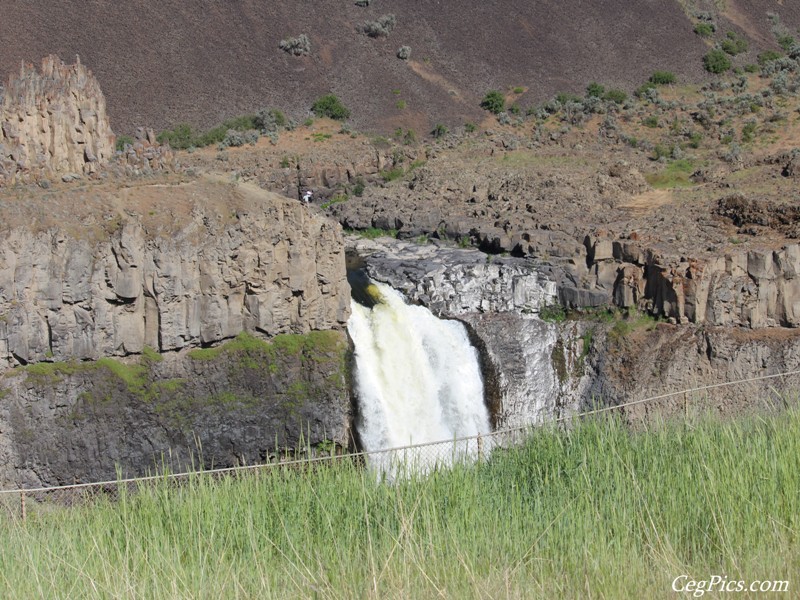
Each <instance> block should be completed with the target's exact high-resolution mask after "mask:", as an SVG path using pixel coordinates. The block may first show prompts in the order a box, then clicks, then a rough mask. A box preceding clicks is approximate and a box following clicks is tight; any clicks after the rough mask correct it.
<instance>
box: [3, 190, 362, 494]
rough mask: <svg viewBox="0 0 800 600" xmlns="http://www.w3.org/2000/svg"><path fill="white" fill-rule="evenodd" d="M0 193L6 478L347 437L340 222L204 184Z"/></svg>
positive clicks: (47, 478)
mask: <svg viewBox="0 0 800 600" xmlns="http://www.w3.org/2000/svg"><path fill="white" fill-rule="evenodd" d="M0 204H2V206H0V212H1V213H2V214H4V215H5V216H6V218H5V219H4V221H3V223H2V225H1V226H0V462H2V464H3V465H4V467H3V468H2V469H0V485H23V484H24V485H39V484H56V483H69V482H71V481H73V480H76V479H77V480H82V481H86V480H97V479H106V478H112V479H113V478H114V477H115V468H116V467H117V466H119V467H121V468H122V469H123V470H124V471H125V472H126V473H129V474H135V473H142V472H144V471H146V470H147V469H151V468H153V467H154V465H156V464H157V463H159V461H160V460H161V457H162V455H163V456H165V457H168V461H167V462H168V463H169V464H170V465H171V466H173V467H175V468H182V467H185V466H187V464H188V462H189V460H190V454H191V453H194V454H195V457H197V456H199V455H201V458H196V460H202V461H204V462H203V464H206V465H210V464H213V465H215V466H224V465H231V464H236V463H239V462H247V463H252V462H256V461H259V460H266V459H267V458H268V457H269V455H270V454H271V453H275V452H277V451H279V450H280V449H282V448H284V447H297V445H298V443H299V442H300V440H301V439H302V440H303V443H310V444H316V443H319V442H321V441H323V440H330V441H334V442H336V443H339V444H342V445H346V444H348V443H349V435H348V427H349V422H350V400H349V392H348V388H347V381H346V373H345V357H346V353H347V347H348V344H347V339H346V334H345V333H344V332H343V328H344V324H345V323H346V321H347V318H348V316H349V301H350V291H349V287H348V285H347V281H346V277H345V257H344V246H343V240H342V236H341V230H340V229H339V227H338V226H337V225H336V224H335V223H332V222H330V221H328V220H326V219H324V218H321V217H318V216H315V215H313V214H312V213H311V212H310V211H309V210H308V209H307V208H306V207H305V206H303V205H301V204H300V203H298V202H292V201H290V200H287V199H285V198H281V197H279V196H276V195H273V194H270V193H268V192H264V191H262V190H260V189H258V188H256V187H254V186H253V187H251V186H241V185H235V184H232V183H230V182H223V181H217V180H213V179H205V178H201V179H196V180H190V181H185V180H184V181H182V182H175V183H169V184H161V185H145V184H140V185H138V186H135V185H134V186H133V187H131V188H127V189H123V190H117V191H113V189H112V190H109V189H108V188H106V187H103V186H102V184H99V183H98V184H96V185H95V187H91V186H88V187H85V188H76V187H75V186H63V189H60V190H59V192H58V197H57V198H55V197H47V198H45V197H38V198H29V199H28V200H27V201H26V202H24V203H21V202H18V201H16V200H15V199H13V198H11V199H8V200H3V201H0ZM220 344H222V345H221V346H220ZM112 357H116V358H112ZM301 436H302V438H301ZM198 442H199V446H198Z"/></svg>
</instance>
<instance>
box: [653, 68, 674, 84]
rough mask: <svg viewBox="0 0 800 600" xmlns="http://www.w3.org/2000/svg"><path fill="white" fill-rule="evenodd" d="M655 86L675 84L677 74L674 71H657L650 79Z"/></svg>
mask: <svg viewBox="0 0 800 600" xmlns="http://www.w3.org/2000/svg"><path fill="white" fill-rule="evenodd" d="M648 81H649V82H650V83H652V84H653V85H670V84H673V83H675V81H676V78H675V73H673V72H672V71H655V72H654V73H653V74H652V75H650V79H648Z"/></svg>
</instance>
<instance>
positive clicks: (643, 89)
mask: <svg viewBox="0 0 800 600" xmlns="http://www.w3.org/2000/svg"><path fill="white" fill-rule="evenodd" d="M655 88H656V84H655V83H653V82H651V81H647V82H645V83H643V84H642V85H640V86H639V87H638V88H636V91H635V92H634V95H635V96H637V97H638V98H641V97H642V96H644V95H645V94H646V93H647V90H654V89H655Z"/></svg>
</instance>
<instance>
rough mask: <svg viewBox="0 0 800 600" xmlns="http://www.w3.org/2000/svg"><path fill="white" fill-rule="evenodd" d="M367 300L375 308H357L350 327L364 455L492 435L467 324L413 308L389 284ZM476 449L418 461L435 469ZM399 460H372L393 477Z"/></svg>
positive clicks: (444, 451) (435, 449)
mask: <svg viewBox="0 0 800 600" xmlns="http://www.w3.org/2000/svg"><path fill="white" fill-rule="evenodd" d="M364 294H366V296H367V297H369V298H371V299H372V302H367V304H371V305H372V306H371V307H368V306H365V305H364V304H360V303H357V302H355V301H353V302H352V315H351V317H350V319H349V321H348V323H347V330H348V332H349V333H350V337H351V338H352V340H353V343H354V345H355V363H356V369H355V376H356V377H355V383H356V395H357V397H358V404H359V422H358V423H357V429H358V433H359V436H360V438H361V442H362V445H363V447H364V450H366V451H368V452H374V451H376V450H382V449H385V448H393V447H394V448H396V447H400V446H408V445H411V444H424V443H428V442H439V441H446V440H453V439H454V438H461V437H467V436H476V435H478V434H486V433H489V431H490V424H489V415H488V411H487V409H486V406H485V403H484V399H483V381H482V378H481V373H480V366H479V361H478V353H477V351H476V350H475V348H473V347H472V346H471V345H470V342H469V338H468V336H467V332H466V328H465V327H464V325H463V324H462V323H460V322H457V321H447V320H440V319H437V318H436V317H434V316H433V314H431V312H430V311H429V310H428V309H427V308H424V307H422V306H413V305H407V304H406V303H405V301H404V299H403V297H402V295H401V294H400V293H398V292H397V291H395V290H394V289H392V288H391V287H389V286H387V285H384V284H379V283H378V284H375V283H371V284H370V285H369V286H368V287H367V288H366V290H362V291H361V297H362V298H363V297H364ZM476 450H477V442H476V441H475V440H473V441H472V442H471V443H461V444H459V445H458V447H454V444H452V443H448V444H442V445H437V446H432V447H426V448H423V449H421V450H419V451H418V452H416V453H415V454H414V456H412V457H411V458H412V459H413V461H414V463H415V464H416V465H417V466H419V464H420V463H421V466H422V468H423V469H427V468H428V467H430V466H431V465H432V464H435V463H437V462H442V461H444V462H450V461H451V460H452V459H453V457H454V456H463V455H464V454H465V453H467V454H473V453H474V452H475V451H476ZM403 457H404V458H406V459H408V457H409V456H408V453H403ZM396 459H397V455H396V454H395V455H393V456H387V455H383V456H376V455H371V457H370V462H371V463H372V464H377V465H378V466H379V468H381V469H383V470H386V466H387V464H388V463H389V462H391V461H395V460H396Z"/></svg>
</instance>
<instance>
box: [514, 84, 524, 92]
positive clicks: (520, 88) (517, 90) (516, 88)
mask: <svg viewBox="0 0 800 600" xmlns="http://www.w3.org/2000/svg"><path fill="white" fill-rule="evenodd" d="M524 91H525V88H524V87H522V86H519V85H518V86H517V87H515V88H514V90H513V92H514V93H515V94H521V93H522V92H524Z"/></svg>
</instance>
